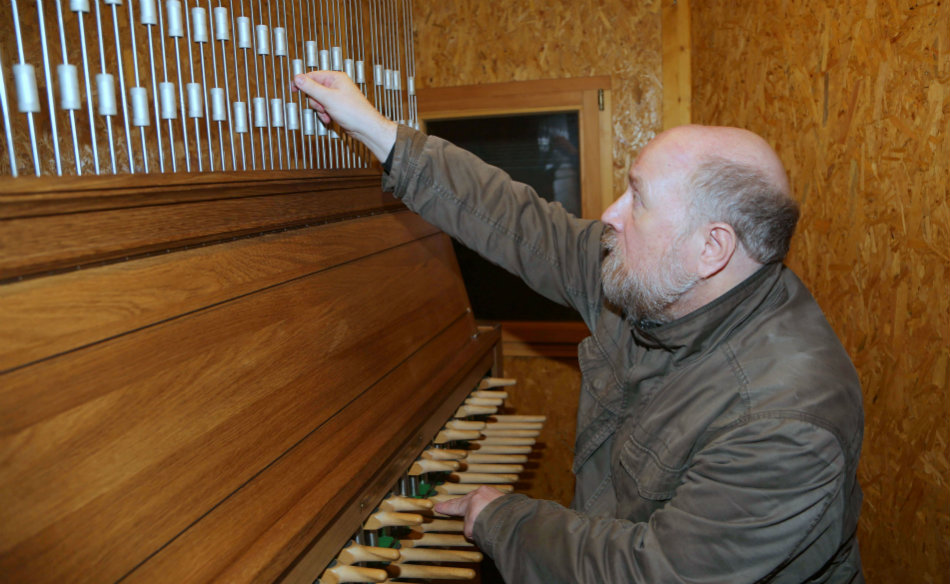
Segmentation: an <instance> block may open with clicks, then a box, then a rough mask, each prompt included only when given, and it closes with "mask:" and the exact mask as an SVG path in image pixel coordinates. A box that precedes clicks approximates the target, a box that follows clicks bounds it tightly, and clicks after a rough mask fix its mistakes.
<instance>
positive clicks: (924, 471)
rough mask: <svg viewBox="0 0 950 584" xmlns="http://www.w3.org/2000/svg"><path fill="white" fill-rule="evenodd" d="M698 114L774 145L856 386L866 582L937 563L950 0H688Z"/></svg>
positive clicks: (798, 266)
mask: <svg viewBox="0 0 950 584" xmlns="http://www.w3.org/2000/svg"><path fill="white" fill-rule="evenodd" d="M691 18H692V59H693V60H692V90H693V120H694V121H695V122H697V123H707V124H725V125H738V126H745V127H748V128H750V129H752V130H754V131H757V132H759V133H761V134H762V135H764V136H765V137H766V138H767V139H768V140H769V141H770V142H772V143H773V144H774V145H775V146H776V147H777V149H778V151H779V155H780V156H781V157H782V159H783V161H784V162H785V164H786V166H787V167H788V169H789V172H790V178H791V181H792V184H793V188H794V190H795V194H796V196H797V197H798V199H799V200H800V201H801V203H802V209H803V218H802V222H801V224H800V227H799V232H798V234H797V235H796V238H795V240H794V241H793V246H792V251H791V255H790V258H789V264H790V265H791V266H792V267H793V268H794V269H795V270H796V271H797V272H798V273H799V275H801V276H802V278H803V279H804V280H805V282H806V283H807V284H808V285H809V287H810V288H811V289H812V291H813V292H814V294H815V296H816V297H817V298H818V301H819V302H820V304H821V306H822V307H823V309H824V310H825V312H826V314H827V315H828V318H829V320H830V321H831V324H832V326H833V327H834V328H835V330H836V331H837V332H838V334H839V336H840V337H841V339H842V341H843V343H844V345H845V347H846V348H847V349H848V352H849V353H850V354H851V356H852V358H853V360H854V363H855V366H856V367H857V369H858V372H859V373H860V376H861V381H862V383H863V385H864V393H865V412H866V426H865V442H864V453H863V456H862V462H861V466H860V471H859V472H860V480H861V483H862V486H863V488H864V492H865V503H864V508H863V515H862V520H861V524H860V528H859V538H860V543H861V552H862V556H863V559H864V567H865V572H866V576H867V579H868V582H872V583H884V582H947V581H948V579H950V519H948V511H950V486H948V475H950V466H948V460H947V452H948V451H947V439H948V429H950V423H948V419H950V398H948V392H950V388H948V368H950V359H948V351H950V349H948V347H950V313H948V297H950V203H948V184H950V135H948V126H950V2H947V1H946V0H942V1H938V2H921V3H916V4H915V3H909V2H877V1H875V0H868V1H867V2H787V1H785V0H761V1H759V2H749V3H745V4H744V5H743V9H742V10H735V9H734V7H732V6H731V5H730V4H728V3H721V2H693V3H692V7H691Z"/></svg>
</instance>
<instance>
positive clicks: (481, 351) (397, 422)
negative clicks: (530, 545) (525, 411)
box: [125, 318, 493, 583]
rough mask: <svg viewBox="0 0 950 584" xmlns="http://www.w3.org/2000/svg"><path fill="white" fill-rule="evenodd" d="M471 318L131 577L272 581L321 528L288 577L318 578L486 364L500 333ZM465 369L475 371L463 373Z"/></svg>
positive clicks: (300, 579)
mask: <svg viewBox="0 0 950 584" xmlns="http://www.w3.org/2000/svg"><path fill="white" fill-rule="evenodd" d="M470 327H471V321H470V320H469V319H468V318H465V319H460V320H459V321H457V322H456V323H455V324H454V325H452V326H451V327H450V328H449V329H447V330H446V332H445V333H444V334H442V335H440V336H439V337H437V338H435V339H433V341H432V342H430V343H427V344H426V345H425V346H424V347H422V348H421V349H420V351H419V352H418V354H416V355H414V356H413V359H412V360H411V361H407V362H405V363H404V364H403V365H402V366H401V367H399V368H397V369H395V370H393V371H392V372H391V373H390V374H389V375H387V376H386V377H385V378H383V379H381V380H380V382H379V383H377V384H376V385H374V386H373V387H372V388H370V390H368V391H367V392H366V393H364V394H362V395H361V396H360V397H359V398H357V399H356V400H355V401H354V402H353V403H351V404H349V406H348V407H347V408H346V409H345V410H343V411H341V412H340V414H339V415H337V416H334V417H333V418H332V419H330V420H329V421H328V422H327V424H326V425H324V426H321V427H320V428H319V429H318V430H317V431H315V432H314V433H313V434H312V435H310V436H308V437H307V438H306V439H305V440H303V441H302V442H301V443H300V444H298V445H297V446H295V448H294V449H293V450H292V451H290V452H288V453H287V454H286V455H285V456H283V457H281V459H280V460H278V461H276V462H275V464H274V465H272V466H271V467H270V468H268V469H267V472H266V473H262V474H261V475H260V476H259V477H255V479H254V480H253V481H251V482H250V483H249V484H248V485H247V486H245V487H243V488H242V489H241V490H240V491H238V492H237V493H235V494H234V495H233V496H232V497H229V498H228V499H227V500H226V501H224V502H223V503H222V504H221V505H219V506H218V507H216V508H215V509H214V510H213V511H212V512H211V513H209V514H208V516H206V517H204V518H202V520H201V521H200V522H198V523H197V524H196V525H195V526H193V527H192V528H191V529H189V530H188V531H187V532H186V533H184V534H182V535H181V536H180V537H178V538H177V539H176V540H175V541H174V542H172V543H171V544H170V545H169V546H167V547H166V548H164V549H162V550H161V551H160V552H159V553H158V554H157V555H156V556H155V557H154V558H150V559H149V561H148V562H146V563H145V564H144V565H143V566H141V567H140V568H139V569H137V570H136V571H135V572H133V573H132V574H130V575H129V577H128V578H126V580H125V581H126V582H130V583H132V582H154V581H197V582H208V581H214V582H273V581H275V580H277V579H279V578H280V576H281V574H282V572H283V571H284V569H285V568H286V566H287V565H289V564H290V563H291V562H292V561H293V559H294V558H296V557H297V556H298V555H299V554H300V553H301V552H302V551H303V550H304V549H305V548H306V546H307V544H309V542H310V541H311V540H313V539H315V538H317V537H320V544H319V545H318V546H317V547H316V548H315V549H313V550H311V551H310V553H309V554H308V555H307V556H306V557H305V558H304V560H303V561H302V562H300V564H298V565H296V566H294V567H293V569H291V570H290V571H289V572H288V576H287V578H286V580H285V581H291V582H307V583H309V582H313V581H314V579H315V578H316V577H318V576H319V575H320V572H321V571H322V567H323V566H324V565H326V564H327V563H328V562H329V561H330V560H331V559H332V558H333V557H334V556H335V555H336V554H337V552H338V551H339V549H340V547H342V546H343V544H344V543H345V542H346V541H347V539H348V538H349V537H350V536H351V535H352V533H353V532H354V531H356V529H357V528H358V526H359V525H360V524H361V520H362V519H363V518H365V517H366V516H367V515H368V514H369V513H370V512H371V511H373V508H374V506H375V505H376V503H377V502H378V501H379V499H380V498H381V497H382V494H383V492H384V490H387V489H389V488H391V486H392V484H393V482H394V481H395V479H396V477H398V476H402V475H403V474H404V473H405V469H406V468H408V466H409V463H410V462H411V460H413V459H414V458H415V455H416V454H418V452H419V451H421V449H422V448H423V447H425V446H426V445H427V444H428V441H429V438H431V436H432V435H433V434H434V433H435V432H434V431H435V430H437V429H438V427H440V426H441V425H442V423H443V422H444V420H445V419H446V418H447V417H448V416H449V415H450V414H451V413H452V412H454V409H455V408H454V407H449V408H447V407H446V406H447V405H448V406H455V405H457V404H458V403H459V401H461V399H462V398H464V394H467V393H468V392H469V391H471V389H472V388H473V387H474V385H475V383H477V378H478V377H480V376H481V375H483V374H485V373H486V369H487V367H488V366H489V365H490V359H487V358H485V357H486V351H487V349H489V348H490V344H489V343H488V342H487V341H491V340H493V339H492V338H491V336H487V338H486V335H482V337H481V338H480V339H479V340H478V341H473V340H472V335H471V328H470ZM473 358H474V359H475V360H476V361H480V362H481V365H480V366H476V367H474V368H473V366H472V362H471V361H472V359H473ZM464 371H472V372H473V373H474V375H475V377H467V378H464V379H462V380H461V381H462V382H461V383H459V377H458V376H459V372H464ZM455 390H462V393H459V391H455ZM450 393H454V400H451V399H450V400H446V397H448V396H449V394H450ZM437 407H438V408H439V409H438V410H436V408H437ZM426 424H427V425H428V427H427V428H423V426H424V425H426ZM387 466H388V468H389V469H390V472H389V473H385V472H384V473H382V476H383V477H384V478H383V479H381V480H377V481H376V482H375V484H371V485H368V484H367V483H366V481H368V480H370V479H371V477H372V476H373V475H374V474H377V473H379V472H380V469H381V468H385V467H387ZM361 507H362V508H361ZM328 532H330V533H328ZM275 559H276V560H277V561H275Z"/></svg>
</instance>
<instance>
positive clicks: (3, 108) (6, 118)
mask: <svg viewBox="0 0 950 584" xmlns="http://www.w3.org/2000/svg"><path fill="white" fill-rule="evenodd" d="M2 73H3V54H2V52H0V114H2V116H3V132H4V134H5V135H6V139H7V160H8V161H9V162H10V176H12V177H16V176H17V167H16V151H15V150H14V148H13V132H12V130H11V128H10V106H9V104H8V103H7V86H6V82H5V81H4V77H6V75H3V74H2Z"/></svg>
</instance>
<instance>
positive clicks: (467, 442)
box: [318, 377, 545, 584]
mask: <svg viewBox="0 0 950 584" xmlns="http://www.w3.org/2000/svg"><path fill="white" fill-rule="evenodd" d="M514 383H515V381H514V380H513V379H505V378H497V377H486V378H484V379H482V380H481V382H479V385H478V387H477V389H476V390H475V391H474V392H472V393H471V394H470V395H469V397H468V398H467V399H466V400H465V402H464V403H463V404H462V405H461V406H460V407H459V409H458V410H457V411H456V412H455V414H454V417H453V418H452V419H451V420H449V421H448V422H447V423H446V424H445V426H444V427H443V428H442V430H441V431H440V432H439V433H438V434H437V435H436V437H435V438H434V439H433V440H432V443H431V444H430V445H429V447H428V448H426V449H425V450H424V451H423V452H422V455H421V456H420V457H419V458H418V459H417V460H416V461H415V462H414V463H413V464H412V466H411V467H410V468H409V470H408V471H407V473H406V475H405V476H404V477H403V478H401V479H400V480H399V481H398V484H397V485H396V486H395V487H394V488H393V490H392V492H391V493H390V495H389V496H387V497H386V498H385V499H383V500H382V501H381V502H380V503H379V505H378V507H377V508H376V509H375V510H374V511H373V513H372V514H371V515H370V516H369V517H368V519H367V520H366V522H365V523H364V524H363V526H362V529H360V530H359V531H358V532H357V533H356V534H354V536H353V538H352V540H351V541H350V542H349V543H348V544H347V546H346V547H344V548H343V550H342V551H341V552H340V553H339V555H338V556H337V557H336V559H334V560H333V562H331V564H330V565H329V566H328V567H327V568H326V570H325V571H324V572H323V574H322V575H321V576H320V579H319V581H318V584H338V583H340V582H393V583H395V582H404V583H408V582H410V581H420V580H421V581H427V580H439V581H442V580H472V579H474V578H475V576H476V571H475V570H474V569H473V568H472V565H474V564H477V563H478V562H480V561H481V559H482V554H481V552H479V551H478V550H476V549H475V547H474V545H473V544H472V543H471V542H469V541H468V540H467V539H465V536H464V535H462V525H463V522H462V519H461V518H454V517H453V518H447V517H443V516H440V515H439V514H438V513H436V512H435V511H433V506H434V505H435V503H436V502H438V501H443V500H447V499H452V498H455V497H460V496H462V495H464V494H466V493H469V492H471V491H474V490H475V489H477V488H478V487H480V486H482V485H489V486H492V487H495V488H497V489H499V490H501V491H503V492H511V491H512V490H513V488H514V486H513V485H514V483H515V482H516V481H518V480H519V473H521V472H522V471H523V469H524V465H525V464H526V463H527V462H528V459H529V455H530V454H531V452H532V450H533V448H534V446H535V440H536V438H537V436H538V434H539V433H540V432H541V428H542V425H543V423H544V421H545V417H544V416H542V415H500V414H498V411H499V408H501V407H502V405H503V403H504V400H505V399H506V398H507V397H508V393H507V391H506V390H505V389H504V388H506V387H508V386H511V385H513V384H514Z"/></svg>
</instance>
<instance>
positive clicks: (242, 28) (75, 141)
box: [0, 0, 418, 177]
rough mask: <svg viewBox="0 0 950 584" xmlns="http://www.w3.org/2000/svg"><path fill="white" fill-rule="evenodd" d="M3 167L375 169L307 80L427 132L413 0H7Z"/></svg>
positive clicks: (1, 6) (0, 50)
mask: <svg viewBox="0 0 950 584" xmlns="http://www.w3.org/2000/svg"><path fill="white" fill-rule="evenodd" d="M0 26H2V27H3V30H4V31H6V33H7V34H4V35H2V36H0V109H2V125H3V131H2V139H3V140H4V142H5V149H4V151H5V157H4V156H2V155H0V176H4V175H6V176H14V177H15V176H19V175H26V174H35V175H36V176H41V175H55V176H63V175H84V174H97V175H98V174H106V175H109V174H112V175H114V174H127V173H128V174H135V173H156V172H158V173H174V172H218V171H239V172H243V171H254V170H307V169H345V168H364V167H368V165H369V157H368V153H367V152H366V151H365V150H364V149H363V148H362V147H360V146H359V145H357V144H356V143H355V142H353V141H352V140H350V139H348V138H347V137H345V136H340V135H339V134H338V133H337V132H336V131H335V130H334V129H333V128H328V127H326V126H324V125H323V124H322V123H321V122H320V120H319V119H318V118H317V117H316V116H315V115H314V111H313V110H312V109H310V108H309V107H308V105H307V101H306V99H304V97H303V96H302V94H300V93H298V92H292V90H291V85H292V80H293V76H294V75H297V74H299V73H303V72H305V71H309V70H313V69H324V70H330V69H332V70H335V71H343V72H345V73H346V74H347V75H348V76H349V77H350V78H351V79H353V80H354V81H355V82H356V83H357V84H358V85H359V87H360V88H361V89H362V90H363V92H364V94H366V95H367V97H368V98H369V99H370V100H371V101H372V102H373V103H374V105H376V107H377V108H378V109H379V110H380V111H382V112H383V113H384V115H386V116H387V117H389V118H390V119H392V120H395V121H399V122H401V123H406V124H409V125H412V126H414V127H418V116H417V109H416V100H415V66H414V54H413V47H412V11H411V0H33V1H29V0H26V1H25V0H7V1H6V2H3V3H0Z"/></svg>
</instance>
